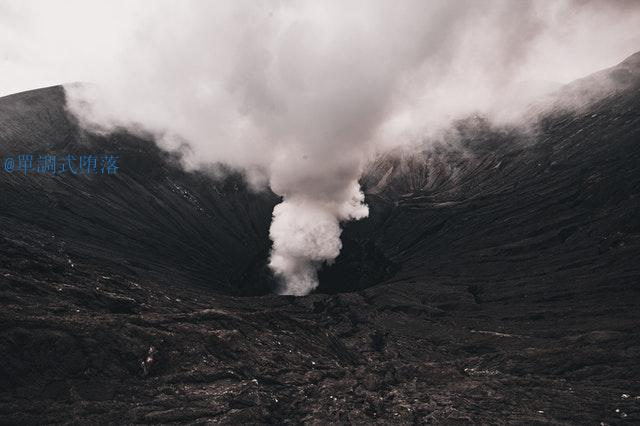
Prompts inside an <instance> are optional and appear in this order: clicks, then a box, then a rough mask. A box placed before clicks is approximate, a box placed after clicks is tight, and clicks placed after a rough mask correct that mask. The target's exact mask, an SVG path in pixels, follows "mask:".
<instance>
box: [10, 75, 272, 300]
mask: <svg viewBox="0 0 640 426" xmlns="http://www.w3.org/2000/svg"><path fill="white" fill-rule="evenodd" d="M0 117H1V127H0V156H3V160H4V159H6V158H9V157H13V158H14V159H17V157H18V155H20V154H31V155H33V158H34V160H33V167H34V170H31V171H29V172H28V175H27V176H24V172H20V171H18V170H16V171H14V172H13V173H7V172H6V171H4V170H3V172H2V173H0V186H1V188H2V189H1V193H2V205H1V206H0V220H1V221H2V225H1V226H0V228H1V229H2V231H0V232H6V233H16V232H23V228H24V227H26V228H27V231H28V233H38V234H41V235H40V237H39V240H41V241H40V242H41V243H42V244H43V249H44V252H45V253H49V255H50V256H52V258H51V260H50V261H51V262H52V267H54V269H55V268H56V267H57V268H62V269H63V270H64V267H65V265H67V264H68V262H74V263H82V262H86V263H92V264H94V265H95V266H96V267H99V266H101V265H103V264H105V262H106V263H107V264H110V266H108V267H112V266H117V267H118V268H126V269H127V270H129V271H131V272H132V273H135V272H136V271H137V270H138V269H140V270H142V271H144V273H154V274H159V275H165V276H166V275H170V276H172V277H173V276H175V277H174V278H173V279H177V280H179V281H183V280H186V281H187V282H189V284H190V285H193V284H202V285H206V286H208V287H209V288H211V289H212V290H217V291H222V292H228V293H234V292H239V293H242V294H252V293H256V292H258V293H264V292H268V291H269V289H268V287H267V286H266V285H265V283H264V282H261V283H259V284H260V285H261V287H260V286H258V285H256V284H255V283H253V282H251V280H246V279H244V278H245V277H243V275H242V274H243V273H244V271H246V270H247V268H248V265H251V262H253V261H254V257H256V256H259V257H260V258H261V259H262V258H264V257H265V256H266V253H267V251H268V248H269V242H268V238H267V230H268V225H269V221H270V216H271V208H272V206H273V205H274V203H275V202H276V198H275V197H274V196H273V195H272V194H255V193H251V191H249V190H248V189H247V187H246V185H245V184H244V183H243V180H242V177H241V176H238V175H231V176H230V177H227V178H225V179H223V180H217V181H214V179H212V178H210V177H208V176H206V175H204V174H202V173H185V172H184V171H182V170H181V168H180V166H179V161H178V158H177V154H173V155H172V154H169V153H166V152H163V151H161V150H160V149H159V148H158V147H157V146H156V145H155V144H154V143H153V142H150V141H145V140H142V139H140V138H136V137H133V136H131V135H128V134H126V133H121V134H117V135H114V136H110V137H108V138H106V137H99V136H96V135H93V134H88V133H86V132H84V131H82V130H81V129H79V127H78V126H77V125H76V123H75V121H74V120H73V119H72V118H70V117H69V115H68V114H67V113H66V111H65V101H64V90H63V88H62V87H51V88H47V89H40V90H34V91H31V92H25V93H20V94H16V95H12V96H8V97H5V98H2V100H1V101H0ZM39 154H50V155H57V157H58V160H59V161H60V160H63V161H62V162H64V158H65V157H66V156H67V155H74V156H76V157H77V158H76V159H75V160H74V161H73V163H74V164H75V167H76V168H77V167H78V166H79V157H80V156H81V155H97V156H98V158H99V157H100V155H102V154H115V155H117V156H118V157H119V160H118V165H119V167H120V168H119V170H118V172H117V173H116V174H114V175H100V174H99V175H94V176H87V175H80V174H79V175H77V176H74V175H73V174H71V173H70V172H69V171H67V172H66V173H64V174H62V175H59V176H53V175H52V174H50V173H47V174H39V173H37V171H36V170H35V167H36V161H37V158H38V155H39ZM3 252H5V253H6V252H7V250H3ZM56 265H57V266H56ZM105 265H106V264H105ZM181 276H184V277H185V278H184V279H182V278H180V277H181Z"/></svg>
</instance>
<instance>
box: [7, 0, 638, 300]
mask: <svg viewBox="0 0 640 426" xmlns="http://www.w3.org/2000/svg"><path fill="white" fill-rule="evenodd" d="M62 3H65V2H62V1H58V2H56V1H51V2H46V3H45V2H32V1H27V2H24V3H23V2H21V3H20V4H18V3H16V2H10V3H7V2H5V1H2V0H0V5H4V6H7V5H9V6H8V7H11V8H13V9H16V8H18V9H20V10H21V11H22V12H24V13H26V14H27V15H28V16H29V17H30V18H31V19H32V21H33V22H31V25H28V26H27V25H25V26H24V27H23V28H24V31H25V32H26V33H27V34H24V35H25V36H29V37H27V38H26V39H27V40H32V41H33V40H38V39H41V41H42V35H43V34H41V33H40V31H41V30H39V29H38V25H37V24H38V23H39V22H41V21H42V19H41V18H40V17H39V16H41V15H40V14H43V13H46V14H48V15H47V17H48V19H51V18H52V17H58V18H59V19H60V23H61V25H64V24H69V23H72V22H78V20H80V21H81V22H83V26H82V27H83V28H84V29H85V31H86V32H87V34H82V33H73V32H72V31H71V32H70V31H69V30H65V31H62V33H61V34H60V35H59V37H58V36H56V35H55V31H54V35H53V37H51V38H50V39H47V40H46V42H45V41H42V45H39V44H38V43H35V45H30V46H28V47H27V46H24V48H25V49H29V51H32V52H34V54H35V52H38V50H39V49H46V48H47V47H50V46H51V44H52V43H56V42H60V40H66V42H67V44H68V45H69V46H65V49H66V51H65V53H64V54H62V53H60V57H59V58H56V55H55V54H51V53H47V54H46V55H44V58H45V59H44V60H43V61H44V62H43V65H45V63H46V64H47V65H48V66H50V67H51V73H52V74H54V76H55V77H56V78H58V76H59V75H63V76H69V78H66V77H65V78H62V81H66V80H70V79H71V77H73V79H76V77H77V78H78V79H82V80H87V81H92V82H94V83H95V84H92V85H85V86H73V87H71V86H70V87H68V95H69V100H70V102H69V108H70V110H71V111H73V112H74V113H75V114H76V115H77V116H78V117H80V119H81V120H82V122H83V123H84V124H85V125H86V126H87V127H90V128H92V129H94V130H100V131H110V130H113V129H114V128H117V127H129V128H139V129H144V130H145V131H150V132H152V133H154V134H155V135H156V136H157V139H158V141H159V143H161V144H163V145H165V146H169V147H175V146H177V145H178V144H180V143H182V142H184V141H187V142H188V143H189V144H190V145H191V147H192V155H191V156H190V157H189V158H187V160H186V166H187V167H198V166H199V165H200V164H201V163H213V162H223V163H227V164H229V165H231V166H234V167H239V168H243V169H244V170H245V171H246V172H247V175H248V176H249V178H250V179H251V181H252V182H255V183H256V184H258V183H260V182H263V183H266V184H268V185H269V186H270V187H271V189H272V190H273V191H275V192H276V193H278V194H280V195H282V196H283V197H284V201H283V203H282V204H280V205H279V206H277V207H276V209H275V211H274V219H273V223H272V227H271V238H272V239H273V241H274V246H273V252H272V257H271V267H272V269H273V270H274V272H275V273H276V275H278V276H279V277H280V278H282V282H283V292H285V293H289V294H304V293H307V292H309V291H310V290H312V289H313V288H314V287H315V285H317V279H316V268H317V267H318V266H319V265H321V264H322V263H323V262H331V261H332V260H333V259H334V258H335V257H336V256H337V255H338V253H339V251H340V247H341V243H340V222H341V221H345V220H350V219H358V218H361V217H364V216H366V214H367V208H366V206H364V205H363V196H362V194H361V192H360V188H359V186H358V178H359V177H360V172H361V169H362V167H363V164H364V162H365V160H366V159H367V157H368V155H369V154H370V153H371V152H372V151H374V150H377V149H384V148H388V147H392V146H397V145H401V144H406V143H408V142H412V141H415V140H420V139H424V137H425V136H428V135H433V134H436V133H437V132H438V131H439V130H442V129H443V128H445V127H446V126H447V124H448V123H449V122H450V121H451V120H453V119H456V118H460V117H462V116H464V115H467V114H469V113H472V112H476V111H480V112H485V113H487V114H490V115H491V116H492V117H494V119H496V120H500V119H512V118H513V117H514V116H516V115H517V114H515V115H514V111H517V110H518V109H519V108H521V107H522V106H524V105H525V104H526V102H527V101H528V99H527V96H525V94H526V92H527V91H526V90H524V89H523V87H529V88H530V87H539V85H538V86H536V85H532V84H525V83H523V82H527V81H541V80H542V81H560V82H565V81H569V80H571V79H573V78H576V77H579V76H581V75H584V74H586V73H588V72H591V71H594V70H596V69H598V68H602V67H604V66H608V65H611V64H613V63H616V62H618V61H620V60H621V59H623V58H624V57H625V56H626V55H628V54H630V53H633V51H635V50H636V49H638V46H640V35H639V34H638V30H637V28H640V4H638V3H635V2H596V1H558V2H534V1H500V0H493V1H484V2H477V1H464V0H459V1H450V0H447V1H429V2H426V1H414V0H404V1H402V2H393V1H375V0H372V1H322V2H317V1H316V2H311V1H295V2H294V1H275V0H274V1H251V2H249V1H233V2H222V1H194V0H192V1H180V2H178V1H173V2H172V1H164V0H163V1H160V0H159V1H153V2H144V1H137V2H135V1H131V2H120V3H117V4H116V5H115V6H114V7H112V8H108V7H105V6H104V3H98V2H91V1H89V2H87V1H85V2H83V4H82V5H81V4H80V3H74V2H72V3H73V4H75V5H76V7H77V9H74V8H69V7H66V8H65V9H64V10H65V13H64V14H63V15H61V14H60V13H59V12H58V11H57V9H56V8H55V6H51V5H57V6H59V5H60V4H62ZM86 4H93V5H95V4H101V5H102V7H101V9H100V13H95V12H93V11H92V10H90V8H88V7H87V6H86ZM151 5H152V6H151ZM143 6H147V7H143ZM34 24H36V25H35V26H34ZM27 27H28V28H29V29H27ZM34 28H36V29H34ZM12 34H14V35H15V34H18V35H19V34H20V31H19V30H18V31H17V32H15V31H14V32H13V33H12ZM70 34H74V37H70V36H69V35H70ZM56 37H57V38H56ZM13 40H14V43H13V48H18V49H19V48H20V41H19V40H20V38H19V37H17V36H16V37H14V38H13ZM0 46H1V45H0ZM0 53H2V52H0ZM58 59H59V61H66V62H67V63H66V64H60V63H58V62H59V61H58ZM71 67H77V68H73V69H71ZM19 69H21V67H20V64H14V66H13V67H11V68H10V69H8V75H11V74H12V73H14V74H16V73H17V70H19ZM22 69H24V67H22ZM65 70H66V71H65ZM78 70H84V72H83V73H78ZM79 74H82V75H79ZM23 75H24V74H23ZM27 75H29V73H27ZM34 78H35V77H34ZM3 85H4V86H6V87H11V84H8V83H6V82H1V81H0V90H2V89H3V88H4V90H6V88H5V87H3ZM514 93H515V94H516V95H515V96H514ZM505 105H506V107H505ZM505 111H506V112H508V114H507V113H505Z"/></svg>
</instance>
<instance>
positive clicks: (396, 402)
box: [0, 56, 640, 424]
mask: <svg viewBox="0 0 640 426" xmlns="http://www.w3.org/2000/svg"><path fill="white" fill-rule="evenodd" d="M637 71H638V66H637V56H636V57H635V59H634V57H632V58H630V60H628V61H627V62H626V63H623V64H621V65H620V66H618V67H616V68H613V69H611V70H608V71H607V73H605V74H599V75H597V76H596V77H594V78H612V79H613V80H614V81H615V82H616V85H617V86H616V87H617V90H614V91H612V92H611V93H610V94H609V95H607V96H606V97H605V98H604V99H601V100H600V101H598V102H596V103H595V104H593V105H591V106H590V107H589V108H586V109H582V110H580V111H579V112H572V113H570V112H567V110H565V109H562V107H563V105H562V104H559V106H558V110H557V111H556V112H555V113H554V114H552V115H550V116H548V117H545V118H543V119H541V122H540V129H539V134H537V135H536V136H535V137H533V138H524V137H523V135H520V134H518V133H516V132H513V131H499V130H495V129H492V128H490V127H489V126H488V125H486V123H484V122H483V121H482V120H481V119H473V120H467V121H465V122H461V123H460V124H459V126H458V128H457V130H456V137H457V138H459V139H461V142H460V143H461V146H462V147H463V149H456V150H452V149H451V148H445V147H441V148H437V149H434V150H430V151H428V152H425V153H424V154H423V155H422V156H418V157H412V158H411V159H404V160H399V159H397V158H395V157H389V158H383V159H381V160H380V161H379V162H378V163H376V164H374V165H373V166H372V167H371V169H370V170H369V172H368V173H367V175H366V176H365V178H363V184H364V185H365V187H366V188H367V191H368V195H367V197H368V201H369V202H370V205H371V210H372V215H371V218H370V219H368V220H366V221H362V222H359V223H354V224H350V225H348V227H347V229H346V230H345V233H344V245H345V247H344V250H343V253H342V254H341V256H340V258H339V259H338V261H337V262H336V264H335V265H334V266H332V267H330V268H327V269H325V270H324V271H323V272H322V274H321V278H322V283H321V290H322V291H323V292H324V293H335V292H337V291H345V290H350V291H352V292H349V293H340V294H315V295H311V296H307V297H301V298H291V297H278V296H262V297H244V298H242V297H233V296H232V294H234V293H235V294H236V295H247V294H261V293H263V292H265V291H266V289H267V287H268V285H269V280H268V277H266V275H265V273H264V259H265V258H266V254H267V250H268V240H267V238H266V235H267V228H268V221H269V216H270V209H271V207H272V206H273V204H274V203H275V202H277V200H276V198H275V197H274V196H272V195H268V194H267V195H264V194H262V195H261V194H253V193H251V192H249V191H247V190H246V189H245V188H244V185H243V184H242V181H241V179H240V178H239V177H237V176H232V177H229V178H227V179H225V181H223V182H220V181H215V180H213V179H211V178H209V177H207V176H205V175H202V174H188V173H184V172H182V171H180V169H179V168H178V167H177V166H176V165H175V164H176V160H175V156H172V155H170V154H167V153H163V152H161V151H160V150H158V149H157V148H154V146H153V144H150V143H148V142H144V141H142V140H139V139H136V138H134V137H132V136H127V135H119V136H114V137H110V138H99V137H96V136H92V135H87V134H84V133H82V132H81V131H79V130H78V129H77V127H76V126H75V125H74V124H73V122H72V121H71V120H69V118H68V117H67V116H66V114H65V113H64V110H63V92H62V90H61V89H59V88H51V89H43V90H39V91H34V92H28V93H23V94H18V95H13V96H10V97H6V98H2V99H0V125H1V126H0V149H1V150H2V155H3V156H6V155H9V154H16V153H18V152H23V151H33V152H34V154H36V153H40V152H59V153H68V152H70V151H73V152H76V151H77V152H78V153H83V152H91V153H93V152H106V151H114V152H118V153H120V155H121V156H122V170H121V173H120V174H118V175H117V177H115V178H114V177H94V178H86V177H76V178H73V177H69V176H66V177H55V178H53V177H44V176H28V177H19V176H14V175H8V174H7V173H4V172H0V194H1V197H2V203H1V204H0V302H1V303H2V310H0V317H1V320H0V422H4V423H43V422H59V423H65V422H71V423H74V422H75V423H98V424H104V423H115V424H121V423H206V422H213V423H216V422H219V423H243V424H246V423H249V424H252V423H283V422H289V423H300V422H308V423H311V424H327V423H329V422H338V423H341V424H348V423H355V424H372V423H379V424H394V423H398V424H401V423H417V424H422V423H428V422H431V423H445V424H451V423H468V422H473V423H482V424H505V423H518V424H547V423H552V424H599V422H604V423H605V424H616V423H620V422H627V421H628V422H630V423H633V422H638V421H640V385H638V382H637V377H638V376H639V375H640V363H639V362H638V359H639V357H640V338H639V337H638V333H637V327H638V324H639V319H640V318H639V315H638V313H639V309H638V308H637V305H638V302H639V301H640V298H639V297H638V284H637V282H638V278H639V277H640V262H639V260H640V259H639V257H640V256H639V255H640V216H639V215H638V213H637V212H638V207H640V197H639V196H640V194H639V191H640V190H639V188H640V186H639V184H640V168H639V166H640V144H639V143H640V84H639V79H638V77H637V75H638V73H637ZM603 76H604V77H603ZM611 76H613V77H611ZM581 84H582V85H581ZM581 84H577V85H574V86H570V87H568V88H566V89H565V92H561V96H565V97H566V98H568V97H570V96H574V95H575V94H576V93H579V91H580V90H582V86H583V85H584V82H583V83H581ZM374 284H375V285H374ZM354 290H358V291H354ZM224 294H227V295H224Z"/></svg>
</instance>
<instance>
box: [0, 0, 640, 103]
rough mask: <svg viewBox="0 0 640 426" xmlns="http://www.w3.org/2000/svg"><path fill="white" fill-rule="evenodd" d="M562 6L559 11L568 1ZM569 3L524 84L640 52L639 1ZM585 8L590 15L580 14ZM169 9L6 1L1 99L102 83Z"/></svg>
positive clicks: (121, 2) (99, 0) (1, 0)
mask: <svg viewBox="0 0 640 426" xmlns="http://www.w3.org/2000/svg"><path fill="white" fill-rule="evenodd" d="M451 1H452V2H455V0H451ZM513 2H516V3H518V2H519V1H518V0H513ZM169 3H171V2H169ZM173 3H174V5H175V4H177V3H179V1H178V0H176V1H174V2H173ZM180 3H182V1H181V2H180ZM255 3H256V4H258V3H259V2H255ZM271 3H272V4H274V5H276V4H279V3H281V2H279V1H275V0H274V1H273V2H271ZM389 3H391V4H392V3H394V2H389ZM397 3H402V1H400V2H397ZM459 3H460V5H461V8H464V7H466V6H465V5H464V4H463V2H459ZM477 3H482V1H478V2H477ZM519 3H522V2H519ZM538 3H546V4H552V3H554V2H553V1H552V0H542V1H540V2H538ZM557 3H558V9H561V7H560V5H561V4H563V3H567V2H557ZM570 3H575V5H576V6H575V7H574V9H575V10H574V12H573V13H571V14H566V13H563V14H560V15H558V16H557V17H556V19H557V20H558V22H556V21H553V22H551V21H550V22H549V23H548V28H547V29H546V30H545V32H544V34H542V36H541V37H539V38H537V39H536V40H535V43H533V45H532V46H531V50H530V51H529V52H528V54H527V57H526V58H524V60H525V62H523V64H522V70H521V75H520V78H522V79H525V80H526V79H535V80H555V81H560V82H567V81H570V80H572V79H575V78H577V77H580V76H582V75H584V74H587V73H589V72H591V71H594V70H597V69H600V68H603V67H607V66H610V65H612V64H615V63H616V62H619V61H620V60H622V59H623V58H624V57H626V56H628V55H629V54H631V53H633V52H635V51H638V50H640V31H639V30H638V28H640V20H639V19H638V18H639V14H638V9H639V7H638V6H640V2H639V1H633V0H632V1H615V0H606V1H603V2H599V3H603V4H606V3H608V4H610V5H605V6H604V7H600V13H598V14H593V13H592V11H593V8H592V7H591V6H589V4H590V3H598V2H593V1H575V2H570ZM365 4H366V3H365ZM585 4H586V5H587V6H589V7H587V8H585V9H583V10H586V11H587V12H583V10H581V9H580V7H579V6H584V5H585ZM163 7H164V11H165V12H166V13H168V14H169V16H168V17H167V18H168V19H170V14H171V7H165V6H160V5H159V2H157V1H153V0H139V1H136V0H129V1H126V0H0V95H5V94H10V93H14V92H18V91H22V90H28V89H32V88H37V87H42V86H47V85H54V84H60V83H64V82H71V81H91V80H94V79H97V78H99V77H100V76H101V73H102V72H104V71H105V70H109V69H110V68H111V67H112V63H113V61H117V60H118V59H117V58H118V57H119V56H118V55H119V54H120V52H121V51H122V50H123V49H126V48H127V45H129V44H131V43H132V42H134V40H135V39H136V38H140V37H144V29H143V28H144V26H143V24H144V21H145V19H146V15H149V14H150V13H151V12H152V11H153V10H154V9H162V8H163ZM583 13H585V14H586V13H588V14H589V16H588V19H584V18H585V17H584V16H581V14H583ZM513 19H517V17H513ZM562 21H564V22H562ZM576 23H577V24H578V25H574V24H576ZM580 24H581V25H580ZM184 31H189V28H184ZM567 47H570V50H567Z"/></svg>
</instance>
